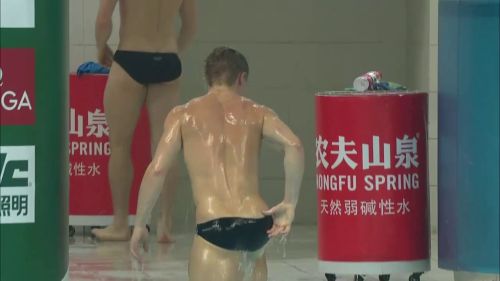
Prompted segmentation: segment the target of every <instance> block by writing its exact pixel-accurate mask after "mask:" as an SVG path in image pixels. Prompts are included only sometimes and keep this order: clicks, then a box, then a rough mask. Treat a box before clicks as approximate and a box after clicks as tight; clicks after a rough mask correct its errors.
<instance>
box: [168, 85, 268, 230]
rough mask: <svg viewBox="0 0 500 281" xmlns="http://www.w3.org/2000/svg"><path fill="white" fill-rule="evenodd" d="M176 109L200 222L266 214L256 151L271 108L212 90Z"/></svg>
mask: <svg viewBox="0 0 500 281" xmlns="http://www.w3.org/2000/svg"><path fill="white" fill-rule="evenodd" d="M219 94H220V95H219ZM176 110H178V114H179V115H180V118H181V120H182V126H181V132H182V143H183V148H184V159H185V162H186V165H187V168H188V171H189V175H190V178H191V184H192V189H193V194H194V200H195V204H196V209H197V213H196V214H197V216H196V220H197V222H198V223H200V222H204V221H208V220H212V219H216V218H220V217H231V216H232V217H234V216H236V217H246V218H256V217H262V216H263V215H262V211H264V210H266V209H267V205H266V204H265V203H264V201H263V200H262V198H261V197H260V194H259V178H258V162H259V154H258V153H255V152H256V151H259V150H260V146H261V141H262V128H263V121H264V115H265V111H266V108H265V107H263V106H260V105H257V104H256V103H254V102H253V101H251V100H249V99H246V98H243V97H240V96H237V95H234V94H232V93H213V92H212V93H209V94H207V95H205V96H203V97H201V98H198V99H195V100H193V101H191V102H190V103H188V104H186V105H185V106H182V107H179V108H177V109H176Z"/></svg>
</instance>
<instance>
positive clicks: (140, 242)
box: [130, 226, 149, 263]
mask: <svg viewBox="0 0 500 281" xmlns="http://www.w3.org/2000/svg"><path fill="white" fill-rule="evenodd" d="M148 237H149V232H148V229H147V228H146V227H137V226H136V227H134V233H133V234H132V238H131V239H130V253H131V254H132V256H133V257H134V258H135V259H137V260H138V261H139V262H140V263H142V261H143V257H142V254H141V248H142V249H144V252H146V253H147V252H148V251H149V242H148Z"/></svg>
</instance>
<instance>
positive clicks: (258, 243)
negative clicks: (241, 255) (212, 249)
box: [197, 216, 273, 252]
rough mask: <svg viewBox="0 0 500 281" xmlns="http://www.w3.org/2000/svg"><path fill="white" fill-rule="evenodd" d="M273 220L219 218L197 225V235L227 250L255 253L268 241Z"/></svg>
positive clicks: (264, 218) (267, 217) (269, 217)
mask: <svg viewBox="0 0 500 281" xmlns="http://www.w3.org/2000/svg"><path fill="white" fill-rule="evenodd" d="M272 226H273V218H272V217H271V216H266V217H263V218H257V219H250V218H219V219H215V220H211V221H208V222H205V223H201V224H198V225H197V233H198V235H199V236H200V237H202V238H203V239H205V240H206V241H208V242H210V243H212V244H214V245H216V246H218V247H221V248H223V249H226V250H233V251H247V252H254V251H257V250H259V249H261V248H262V247H263V246H264V245H265V244H266V243H267V242H268V241H269V237H268V235H267V231H268V230H269V229H271V228H272Z"/></svg>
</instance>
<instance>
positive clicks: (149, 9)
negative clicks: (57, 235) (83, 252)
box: [92, 0, 197, 242]
mask: <svg viewBox="0 0 500 281" xmlns="http://www.w3.org/2000/svg"><path fill="white" fill-rule="evenodd" d="M195 1H196V0H147V1H138V0H119V6H120V19H121V23H120V33H119V45H118V50H117V51H116V53H115V54H114V56H113V53H112V51H111V48H110V47H109V46H108V43H107V42H108V40H109V37H110V35H111V32H112V19H111V17H112V14H113V11H114V10H115V7H116V4H117V2H118V0H101V2H100V7H99V12H98V15H97V19H96V24H95V37H96V42H97V50H98V60H99V62H100V63H101V64H103V65H106V66H111V71H110V74H109V79H108V83H107V85H106V90H105V94H104V111H105V113H106V120H107V122H108V125H109V139H110V147H111V157H110V160H109V182H110V185H111V194H112V197H113V211H114V218H113V223H112V224H111V225H110V226H108V227H107V228H104V229H94V230H93V231H92V232H93V234H94V235H95V236H96V237H97V238H98V239H100V240H128V239H129V238H130V231H129V228H128V207H129V206H128V202H129V194H130V188H131V185H132V180H133V174H134V173H133V166H132V160H131V143H132V138H133V134H134V130H135V126H136V124H137V120H138V118H139V115H140V112H141V108H142V106H143V105H144V104H145V105H146V107H147V111H148V117H149V125H150V129H151V152H149V151H148V152H147V153H151V154H153V153H154V151H155V149H156V145H157V143H158V141H159V140H160V137H161V135H162V132H163V122H164V120H165V118H166V116H167V114H168V112H169V111H170V110H171V109H172V108H173V107H174V106H175V105H177V104H178V98H179V77H180V76H181V72H182V69H181V61H180V59H179V56H178V55H177V54H178V53H180V52H182V51H184V50H185V49H186V48H187V47H188V45H189V44H190V43H191V42H192V40H193V37H194V34H195V30H196V16H197V15H196V3H195ZM178 14H179V15H180V18H181V23H182V27H181V29H180V31H179V33H178V34H177V32H176V30H175V18H176V16H177V15H178ZM169 168H170V169H171V170H172V171H170V172H169V177H168V178H167V179H166V180H165V186H166V188H165V191H164V192H163V194H164V195H162V197H163V198H164V199H162V200H161V204H162V208H161V211H160V218H159V222H158V226H157V229H158V233H157V234H158V241H159V242H170V241H171V236H170V227H171V214H170V213H171V207H172V198H173V194H174V190H175V186H176V184H175V181H176V178H177V169H176V165H171V166H170V167H169ZM162 184H163V182H162Z"/></svg>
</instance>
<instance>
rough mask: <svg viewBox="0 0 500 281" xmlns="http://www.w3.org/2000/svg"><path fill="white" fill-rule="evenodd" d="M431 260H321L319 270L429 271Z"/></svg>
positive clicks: (366, 271)
mask: <svg viewBox="0 0 500 281" xmlns="http://www.w3.org/2000/svg"><path fill="white" fill-rule="evenodd" d="M430 267H431V264H430V260H418V261H400V262H333V261H319V271H320V272H322V273H332V274H334V273H335V274H392V273H416V272H425V271H429V270H430Z"/></svg>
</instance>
